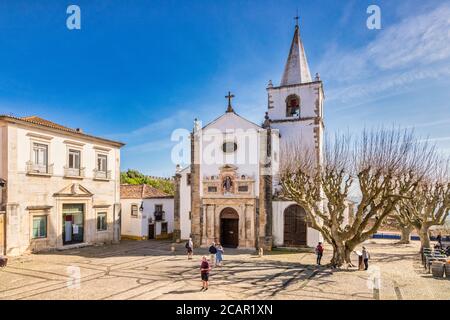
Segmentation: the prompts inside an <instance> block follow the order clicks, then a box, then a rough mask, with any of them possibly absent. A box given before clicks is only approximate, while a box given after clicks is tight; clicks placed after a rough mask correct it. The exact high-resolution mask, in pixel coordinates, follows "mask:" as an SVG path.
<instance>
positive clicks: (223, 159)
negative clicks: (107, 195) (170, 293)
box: [174, 25, 324, 250]
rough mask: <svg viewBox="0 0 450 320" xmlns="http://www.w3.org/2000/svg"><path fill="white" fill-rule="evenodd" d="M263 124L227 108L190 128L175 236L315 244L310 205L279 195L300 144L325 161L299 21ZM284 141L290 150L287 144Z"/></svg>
mask: <svg viewBox="0 0 450 320" xmlns="http://www.w3.org/2000/svg"><path fill="white" fill-rule="evenodd" d="M267 95H268V105H267V108H268V109H267V111H266V115H265V120H264V122H263V123H262V125H258V124H255V123H252V122H251V121H249V120H247V119H245V118H243V117H241V116H239V115H238V114H237V113H236V112H235V110H234V108H233V106H232V98H233V95H231V94H230V93H229V94H228V96H227V97H226V98H228V108H227V109H226V112H225V113H224V114H222V115H221V116H219V117H218V118H217V119H215V120H214V121H212V122H211V123H209V124H207V125H206V126H203V127H202V126H201V125H200V123H199V122H198V121H197V120H196V121H195V123H194V128H193V130H192V133H191V164H190V166H188V167H186V168H184V169H182V168H180V167H178V168H177V172H176V175H175V185H176V192H175V203H174V237H175V239H176V240H181V239H187V238H189V237H191V238H192V240H193V242H194V245H195V246H197V247H198V246H202V247H205V246H209V245H210V244H211V243H212V242H216V243H217V242H220V243H221V244H222V245H223V246H228V247H238V248H264V249H269V250H270V249H271V248H272V247H274V246H277V247H285V246H286V247H288V246H315V245H316V244H317V242H319V241H322V239H321V236H320V233H319V232H318V231H316V230H314V229H312V228H310V227H309V226H308V222H307V218H306V212H305V210H304V209H303V208H302V207H300V206H299V205H297V204H296V203H294V202H291V201H286V200H285V199H283V198H281V197H280V196H279V179H278V175H277V173H278V164H279V162H280V159H282V158H283V157H284V156H287V155H286V151H284V150H286V146H289V145H291V144H296V145H298V146H300V147H301V148H302V150H305V152H309V153H311V154H313V155H314V156H315V158H316V159H317V161H321V159H322V143H323V142H322V140H323V131H324V123H323V100H324V93H323V85H322V81H321V80H320V78H319V76H318V75H317V74H316V76H315V78H314V79H312V78H311V74H310V71H309V66H308V62H307V59H306V54H305V50H304V47H303V43H302V40H301V37H300V30H299V27H298V25H297V26H296V27H295V31H294V37H293V40H292V44H291V47H290V51H289V55H288V58H287V62H286V66H285V69H284V73H283V76H282V80H281V82H280V85H279V86H274V85H273V84H272V82H269V85H268V87H267ZM283 146H284V147H283Z"/></svg>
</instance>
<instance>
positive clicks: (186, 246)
mask: <svg viewBox="0 0 450 320" xmlns="http://www.w3.org/2000/svg"><path fill="white" fill-rule="evenodd" d="M184 247H185V248H186V249H187V248H189V241H188V242H186V245H185V246H184Z"/></svg>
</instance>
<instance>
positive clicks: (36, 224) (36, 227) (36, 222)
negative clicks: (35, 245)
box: [32, 215, 47, 239]
mask: <svg viewBox="0 0 450 320" xmlns="http://www.w3.org/2000/svg"><path fill="white" fill-rule="evenodd" d="M32 238H33V239H41V238H47V216H46V215H40V216H33V233H32Z"/></svg>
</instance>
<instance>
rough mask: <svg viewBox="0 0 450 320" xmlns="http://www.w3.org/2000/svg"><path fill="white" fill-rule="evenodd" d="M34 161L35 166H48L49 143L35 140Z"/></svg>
mask: <svg viewBox="0 0 450 320" xmlns="http://www.w3.org/2000/svg"><path fill="white" fill-rule="evenodd" d="M33 163H34V165H35V166H38V167H42V168H47V166H48V145H46V144H43V143H38V142H33Z"/></svg>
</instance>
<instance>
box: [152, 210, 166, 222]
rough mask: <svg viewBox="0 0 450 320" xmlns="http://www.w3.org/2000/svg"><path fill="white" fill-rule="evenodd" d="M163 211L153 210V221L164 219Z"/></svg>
mask: <svg viewBox="0 0 450 320" xmlns="http://www.w3.org/2000/svg"><path fill="white" fill-rule="evenodd" d="M164 214H165V212H164V211H155V212H154V215H155V221H162V220H164Z"/></svg>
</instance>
